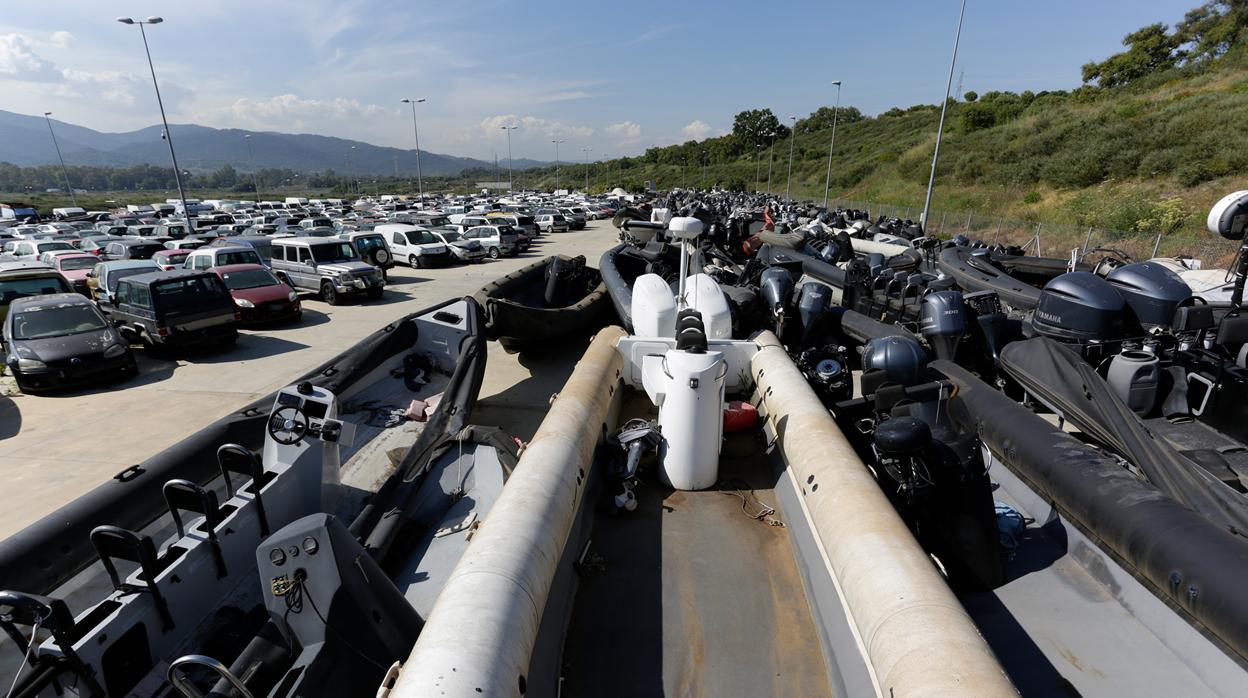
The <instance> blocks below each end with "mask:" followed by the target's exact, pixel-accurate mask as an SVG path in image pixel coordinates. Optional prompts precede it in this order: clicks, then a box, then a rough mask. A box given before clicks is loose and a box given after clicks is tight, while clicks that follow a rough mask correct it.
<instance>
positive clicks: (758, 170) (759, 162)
mask: <svg viewBox="0 0 1248 698" xmlns="http://www.w3.org/2000/svg"><path fill="white" fill-rule="evenodd" d="M762 151H763V144H762V143H757V144H755V146H754V191H758V187H759V185H760V184H762V183H763V182H762V179H760V177H761V176H762V171H763V170H762V167H763V152H762Z"/></svg>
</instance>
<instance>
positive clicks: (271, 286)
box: [210, 264, 303, 323]
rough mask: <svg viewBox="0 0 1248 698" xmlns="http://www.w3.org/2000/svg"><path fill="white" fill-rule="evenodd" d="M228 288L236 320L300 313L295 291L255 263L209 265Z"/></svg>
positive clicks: (263, 319) (283, 317)
mask: <svg viewBox="0 0 1248 698" xmlns="http://www.w3.org/2000/svg"><path fill="white" fill-rule="evenodd" d="M210 271H213V272H215V273H216V275H217V276H219V277H221V280H222V281H224V282H225V286H226V288H228V289H230V295H231V296H233V297H234V307H235V308H236V309H237V310H238V315H239V319H240V321H242V322H244V323H248V322H268V321H271V320H298V319H299V318H301V317H303V307H302V306H300V305H299V294H297V293H295V289H293V288H291V287H290V286H287V285H286V284H284V283H282V282H281V281H280V280H278V278H277V277H276V276H273V272H271V271H269V270H268V269H266V268H264V267H263V266H262V265H259V264H227V265H225V266H220V267H212V269H211V270H210Z"/></svg>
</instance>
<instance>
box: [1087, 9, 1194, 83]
mask: <svg viewBox="0 0 1248 698" xmlns="http://www.w3.org/2000/svg"><path fill="white" fill-rule="evenodd" d="M1180 44H1181V40H1180V38H1179V36H1178V35H1177V34H1171V33H1170V31H1169V28H1168V27H1167V26H1166V25H1164V24H1161V23H1160V22H1159V23H1157V24H1150V25H1148V26H1147V27H1143V28H1141V29H1137V30H1136V31H1134V32H1132V33H1130V34H1127V36H1126V37H1125V38H1124V39H1123V40H1122V45H1123V46H1126V47H1127V50H1126V51H1123V52H1122V53H1116V54H1114V55H1112V56H1110V57H1109V58H1106V59H1105V60H1104V61H1102V62H1100V63H1096V62H1092V63H1088V64H1086V65H1084V66H1083V81H1084V82H1085V83H1092V82H1095V83H1097V84H1098V85H1100V86H1101V87H1117V86H1119V85H1126V84H1128V83H1130V82H1132V81H1135V80H1138V79H1140V78H1142V77H1144V76H1145V75H1149V74H1151V73H1155V72H1157V71H1159V70H1166V69H1168V68H1173V67H1174V66H1176V65H1178V63H1179V61H1180V60H1182V58H1183V55H1184V54H1183V51H1181V50H1180V49H1179V46H1180Z"/></svg>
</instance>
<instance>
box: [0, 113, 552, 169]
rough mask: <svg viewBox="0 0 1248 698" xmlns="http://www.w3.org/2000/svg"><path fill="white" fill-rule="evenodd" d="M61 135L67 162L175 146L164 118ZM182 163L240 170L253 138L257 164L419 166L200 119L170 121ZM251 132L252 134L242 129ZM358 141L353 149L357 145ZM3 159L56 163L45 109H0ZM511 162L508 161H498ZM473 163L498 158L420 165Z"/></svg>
mask: <svg viewBox="0 0 1248 698" xmlns="http://www.w3.org/2000/svg"><path fill="white" fill-rule="evenodd" d="M52 125H53V128H54V129H55V130H56V139H57V142H58V143H59V144H60V147H61V153H62V154H63V155H64V156H65V162H66V164H68V165H96V166H106V167H127V166H130V165H139V164H145V163H147V164H152V165H158V166H167V165H168V163H169V149H168V146H166V145H165V142H164V139H163V138H162V137H161V133H162V131H163V129H162V128H161V127H160V126H148V127H146V128H141V129H139V130H137V131H127V132H125V133H104V132H101V131H96V130H94V129H90V128H87V127H85V126H77V125H75V124H69V123H65V122H63V121H58V120H56V119H53V120H52ZM169 129H170V131H172V132H173V137H174V146H175V147H176V148H177V154H178V165H179V166H180V167H182V168H183V169H187V170H191V171H213V170H217V169H220V168H221V167H222V166H224V165H233V166H234V167H235V168H236V169H238V170H240V171H247V172H249V171H251V169H252V166H251V163H252V159H251V155H249V153H248V152H247V141H248V140H250V141H251V147H252V153H253V154H254V157H255V167H256V168H258V169H263V168H266V167H273V168H288V169H291V170H296V171H299V172H322V171H325V170H329V169H332V170H334V171H336V172H339V173H343V172H346V171H347V169H348V162H347V153H348V152H350V163H349V164H350V167H349V169H350V171H351V172H352V173H354V174H369V175H394V173H395V168H396V167H397V168H398V171H399V173H400V174H402V175H404V176H407V175H411V174H413V173H415V172H416V151H415V150H404V149H402V148H388V147H383V146H378V145H372V144H370V143H364V142H362V141H353V140H349V139H345V138H333V137H330V136H318V135H315V134H309V133H299V134H294V133H277V132H274V131H246V130H243V129H233V128H231V129H219V128H210V127H208V126H199V125H196V124H171V125H170V127H169ZM247 135H250V136H251V138H250V139H245V138H244V136H247ZM352 147H354V148H355V150H353V151H352V150H351V148H352ZM0 162H9V163H12V164H14V165H23V166H31V165H49V164H57V159H56V150H54V149H53V147H52V141H51V139H50V138H49V136H48V126H47V123H45V121H44V119H43V117H41V116H30V115H27V114H18V113H15V112H9V111H4V110H0ZM546 164H548V163H545V162H539V161H536V160H529V159H525V158H517V159H516V160H515V162H514V167H515V169H518V170H520V169H526V168H529V167H539V166H542V165H546ZM500 166H502V167H504V168H505V167H506V162H505V161H502V162H500ZM473 167H485V168H493V167H494V163H492V162H486V161H484V160H477V159H474V158H464V157H456V156H454V155H442V154H440V153H431V152H429V151H427V150H423V149H422V150H421V151H420V168H421V172H422V173H424V174H426V175H456V174H459V173H460V172H462V171H463V170H466V169H469V168H473Z"/></svg>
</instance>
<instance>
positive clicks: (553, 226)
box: [537, 213, 570, 233]
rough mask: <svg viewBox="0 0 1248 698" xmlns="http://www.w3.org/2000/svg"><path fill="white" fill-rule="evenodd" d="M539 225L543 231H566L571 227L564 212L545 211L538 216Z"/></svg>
mask: <svg viewBox="0 0 1248 698" xmlns="http://www.w3.org/2000/svg"><path fill="white" fill-rule="evenodd" d="M537 227H538V229H540V230H541V231H542V232H543V233H566V232H568V230H569V229H570V228H569V226H568V219H566V218H564V217H563V214H562V213H543V214H542V215H540V216H538V217H537Z"/></svg>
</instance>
